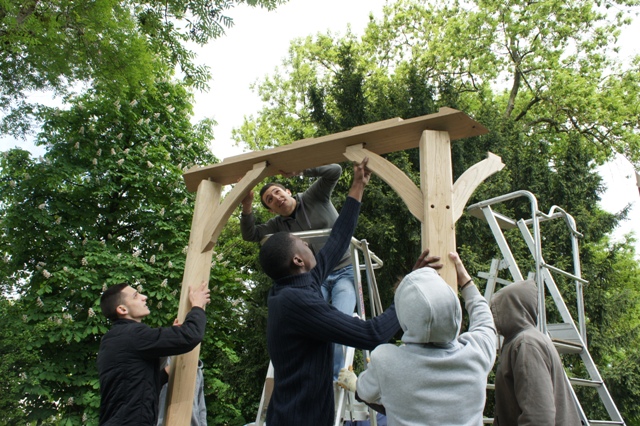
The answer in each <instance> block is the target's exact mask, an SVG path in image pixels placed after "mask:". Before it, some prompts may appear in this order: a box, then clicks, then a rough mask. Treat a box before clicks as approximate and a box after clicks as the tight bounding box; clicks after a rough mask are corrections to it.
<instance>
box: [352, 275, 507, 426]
mask: <svg viewBox="0 0 640 426" xmlns="http://www.w3.org/2000/svg"><path fill="white" fill-rule="evenodd" d="M462 296H463V298H464V300H465V308H466V310H467V312H468V313H469V323H470V324H469V331H468V332H466V333H462V334H459V332H460V324H461V322H462V308H461V306H460V300H459V299H458V296H457V295H456V294H455V293H454V291H453V290H452V289H451V287H449V286H448V285H447V284H446V283H445V282H444V280H443V279H442V278H441V277H440V276H439V275H438V273H437V272H436V271H435V270H433V269H431V268H421V269H417V270H415V271H413V272H411V273H410V274H409V275H407V276H406V277H405V278H404V279H403V280H402V282H401V283H400V285H399V286H398V289H397V290H396V294H395V307H396V314H397V315H398V320H399V322H400V326H401V327H402V330H403V331H404V334H403V336H402V342H403V343H404V344H403V345H402V346H396V345H393V344H385V345H381V346H378V347H377V348H376V349H375V350H374V351H373V352H372V353H371V362H370V364H369V367H368V368H367V370H365V371H364V372H363V373H362V374H361V375H360V377H359V378H358V382H357V393H358V397H359V398H360V399H362V400H364V401H367V402H369V403H375V404H381V405H383V406H384V407H385V409H386V414H387V423H388V425H389V426H399V425H407V426H408V425H412V426H417V425H434V426H435V425H437V426H441V425H482V411H483V408H484V403H485V394H486V385H487V375H488V374H489V372H490V371H491V368H492V367H493V362H494V361H495V355H496V331H495V327H494V325H493V319H492V317H491V312H490V310H489V305H488V304H487V302H486V301H485V299H484V298H483V297H482V295H481V294H480V292H479V291H478V289H477V287H476V286H475V285H469V286H468V287H467V288H465V289H464V290H463V292H462Z"/></svg>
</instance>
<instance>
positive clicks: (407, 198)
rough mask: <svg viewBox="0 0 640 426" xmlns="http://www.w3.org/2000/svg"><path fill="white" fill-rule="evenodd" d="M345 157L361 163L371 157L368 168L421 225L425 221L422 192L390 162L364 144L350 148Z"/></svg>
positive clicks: (347, 149)
mask: <svg viewBox="0 0 640 426" xmlns="http://www.w3.org/2000/svg"><path fill="white" fill-rule="evenodd" d="M344 156H345V157H347V158H348V159H349V160H351V161H354V162H357V163H360V162H361V161H362V160H363V159H364V157H369V164H368V165H367V168H368V169H369V170H371V171H372V172H374V173H375V174H377V175H378V176H380V179H382V180H383V181H385V182H386V183H387V184H388V185H389V186H390V187H391V188H393V190H394V191H396V192H397V193H398V195H399V196H400V198H402V200H403V201H404V203H405V204H406V205H407V207H408V208H409V211H410V212H411V214H412V215H414V216H415V217H416V219H418V220H419V221H420V222H421V223H422V222H423V220H424V208H423V202H422V191H421V190H420V189H419V188H418V187H417V186H416V185H415V184H414V183H413V182H412V181H411V179H409V178H408V177H407V175H405V174H404V172H403V171H402V170H400V169H399V168H397V167H396V166H395V165H394V164H393V163H391V162H390V161H387V160H385V159H384V158H382V157H381V156H379V155H378V154H376V153H373V152H371V151H368V150H366V149H365V148H364V145H363V144H358V145H351V146H348V147H347V148H346V150H345V152H344Z"/></svg>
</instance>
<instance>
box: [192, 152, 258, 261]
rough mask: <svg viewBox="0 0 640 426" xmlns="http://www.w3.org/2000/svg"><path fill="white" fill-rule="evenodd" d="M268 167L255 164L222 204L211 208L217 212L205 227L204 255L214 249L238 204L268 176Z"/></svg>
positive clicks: (203, 239)
mask: <svg viewBox="0 0 640 426" xmlns="http://www.w3.org/2000/svg"><path fill="white" fill-rule="evenodd" d="M267 166H268V163H267V162H266V161H263V162H261V163H256V164H254V165H253V169H252V170H249V171H248V172H247V173H246V174H245V175H244V177H243V178H242V179H240V181H239V182H238V183H237V184H236V185H235V186H234V187H233V189H232V190H231V191H229V193H228V194H227V196H226V197H224V200H223V201H222V203H220V204H219V205H217V206H215V205H214V206H211V208H212V209H215V210H214V212H213V214H212V215H211V217H210V218H209V222H207V224H206V226H205V230H204V234H203V238H202V241H203V246H202V252H203V253H204V252H206V251H209V250H212V249H213V247H214V246H215V244H216V241H217V240H218V237H219V236H220V232H222V228H224V225H225V224H226V223H227V220H228V219H229V216H231V214H232V213H233V211H234V210H235V209H236V207H238V204H240V202H241V201H242V199H243V198H244V196H245V195H247V192H249V191H250V190H251V189H252V188H253V187H254V186H256V184H257V183H258V182H260V181H261V180H262V179H263V178H264V177H265V176H266V175H267V173H268V172H267V170H268V167H267Z"/></svg>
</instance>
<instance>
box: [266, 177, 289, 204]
mask: <svg viewBox="0 0 640 426" xmlns="http://www.w3.org/2000/svg"><path fill="white" fill-rule="evenodd" d="M272 186H277V187H278V188H280V189H282V190H283V191H286V190H287V188H285V187H284V185H282V184H280V183H277V182H269V183H268V184H266V185H265V186H263V187H262V189H260V202H261V203H262V205H263V206H264V208H265V209H267V210H271V209H270V208H269V206H268V205H267V203H265V202H264V200H263V199H262V196H263V195H264V193H265V192H267V189H269V188H271V187H272Z"/></svg>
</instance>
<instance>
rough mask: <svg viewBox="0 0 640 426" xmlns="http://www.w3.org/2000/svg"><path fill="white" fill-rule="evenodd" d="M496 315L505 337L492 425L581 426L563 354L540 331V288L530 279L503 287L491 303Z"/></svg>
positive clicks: (497, 374)
mask: <svg viewBox="0 0 640 426" xmlns="http://www.w3.org/2000/svg"><path fill="white" fill-rule="evenodd" d="M491 311H492V312H493V318H494V320H495V323H496V327H497V329H498V333H500V334H501V335H503V336H504V346H503V348H502V350H501V351H500V357H499V361H498V362H499V363H498V367H497V369H496V391H495V395H496V407H495V410H496V412H495V416H494V421H493V424H494V425H536V426H545V425H547V426H549V425H558V426H573V425H580V424H581V422H580V418H579V416H578V410H577V408H576V405H575V403H574V402H573V399H572V398H571V393H570V389H569V384H568V383H567V380H566V378H565V375H564V370H563V367H562V362H561V361H560V356H559V355H558V352H557V351H556V348H555V347H554V346H553V343H552V342H551V339H550V338H549V337H548V336H546V335H545V334H543V333H541V332H540V331H539V330H538V329H537V328H536V323H537V318H538V291H537V287H536V284H535V283H534V282H533V281H532V280H527V281H518V282H515V283H513V284H510V285H508V286H506V287H504V288H503V289H501V290H500V291H498V292H497V293H496V294H495V295H494V296H493V298H492V299H491Z"/></svg>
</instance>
